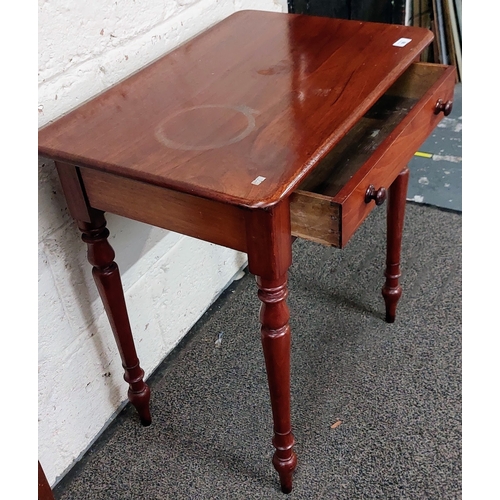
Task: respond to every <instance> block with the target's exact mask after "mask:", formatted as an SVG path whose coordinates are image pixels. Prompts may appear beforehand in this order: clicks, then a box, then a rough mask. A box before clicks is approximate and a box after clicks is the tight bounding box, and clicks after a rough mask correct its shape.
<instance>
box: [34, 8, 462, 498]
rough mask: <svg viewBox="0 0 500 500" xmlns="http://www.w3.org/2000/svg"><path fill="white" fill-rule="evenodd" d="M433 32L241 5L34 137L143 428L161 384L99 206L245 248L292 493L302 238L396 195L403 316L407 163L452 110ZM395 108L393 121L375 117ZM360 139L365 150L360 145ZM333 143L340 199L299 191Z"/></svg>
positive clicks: (392, 261)
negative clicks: (298, 242)
mask: <svg viewBox="0 0 500 500" xmlns="http://www.w3.org/2000/svg"><path fill="white" fill-rule="evenodd" d="M431 41H432V34H431V32H429V31H428V30H425V29H421V28H413V27H406V26H396V25H385V24H375V23H365V22H358V21H346V20H338V19H329V18H318V17H309V16H301V15H292V14H279V13H269V12H258V11H241V12H238V13H236V14H233V15H231V16H229V17H228V18H226V19H225V20H223V21H222V22H220V23H219V24H217V25H216V26H214V27H212V28H210V29H208V30H207V31H205V32H203V33H202V34H201V35H199V36H198V37H196V38H194V39H192V40H190V41H189V42H187V43H185V44H184V45H182V46H180V47H179V48H177V49H176V50H174V51H173V52H170V53H169V54H167V55H165V56H163V57H162V58H160V59H158V60H157V61H155V62H153V63H151V64H150V65H148V66H147V67H146V68H144V69H142V70H140V71H139V72H137V73H135V74H134V75H132V76H130V77H129V78H127V79H126V80H124V81H123V82H120V83H119V84H117V85H115V86H114V87H112V88H110V89H109V90H107V91H105V92H103V93H102V94H101V95H99V96H97V97H95V98H94V99H92V100H90V101H89V102H87V103H84V104H83V105H81V106H80V107H79V108H77V109H75V110H74V111H72V112H70V113H68V114H67V115H66V116H63V117H62V118H60V119H59V120H57V121H56V122H55V123H52V124H49V125H47V126H46V127H43V128H42V129H41V130H40V131H39V153H40V154H41V155H42V156H44V157H48V158H51V159H53V160H55V162H56V166H57V169H58V173H59V176H60V180H61V184H62V187H63V191H64V193H65V196H66V200H67V203H68V208H69V210H70V212H71V214H72V216H73V217H74V218H75V220H76V222H77V224H78V227H79V228H80V230H81V232H82V238H83V240H84V242H85V243H86V244H87V245H88V258H89V262H90V263H91V264H92V266H93V276H94V278H95V281H96V284H97V287H98V290H99V292H100V295H101V298H102V300H103V304H104V307H105V309H106V312H107V314H108V317H109V320H110V323H111V327H112V330H113V333H114V335H115V339H116V342H117V345H118V349H119V352H120V355H121V357H122V363H123V367H124V369H125V380H126V381H127V382H128V383H129V399H130V401H131V403H132V404H134V406H135V407H136V408H137V410H138V413H139V415H140V418H141V421H142V423H143V424H144V425H149V424H150V423H151V414H150V409H149V398H150V392H149V388H148V386H147V384H146V383H145V382H144V380H143V378H144V372H143V370H142V369H141V367H140V365H139V359H138V357H137V353H136V350H135V345H134V340H133V336H132V332H131V330H130V324H129V320H128V315H127V309H126V305H125V300H124V297H123V291H122V287H121V280H120V275H119V271H118V267H117V265H116V263H115V262H114V251H113V249H112V248H111V246H110V245H109V242H108V235H109V231H108V230H107V228H106V220H105V218H104V213H105V212H112V213H116V214H118V215H122V216H125V217H129V218H131V219H135V220H139V221H143V222H147V223H149V224H153V225H157V226H159V227H163V228H165V229H169V230H173V231H177V232H180V233H183V234H186V235H189V236H193V237H196V238H200V239H203V240H206V241H210V242H213V243H216V244H219V245H223V246H227V247H230V248H234V249H237V250H240V251H244V252H246V253H247V254H248V267H249V271H250V272H251V273H252V274H254V275H255V276H256V281H257V287H258V297H259V299H260V301H261V302H262V305H261V312H260V323H261V338H262V347H263V353H264V359H265V364H266V370H267V376H268V382H269V391H270V399H271V407H272V412H273V422H274V438H273V444H274V446H275V448H276V451H275V454H274V457H273V465H274V467H275V468H276V470H277V471H278V473H279V477H280V482H281V488H282V490H283V491H284V492H289V491H291V489H292V473H293V471H294V469H295V467H296V464H297V457H296V455H295V453H294V451H293V445H294V438H293V434H292V430H291V419H290V406H291V402H290V348H291V343H290V338H291V337H290V327H289V317H290V314H289V311H288V306H287V304H286V297H287V294H288V289H287V272H288V268H289V266H290V264H291V261H292V252H291V244H292V234H294V235H298V236H301V237H307V238H310V239H312V240H313V241H321V242H323V240H324V242H325V243H326V244H331V245H334V246H338V247H342V246H343V245H344V244H345V242H346V241H347V240H348V239H349V237H350V235H351V234H353V232H354V231H355V229H356V228H357V227H358V226H359V224H361V223H362V221H363V220H364V218H365V217H366V216H367V215H368V213H369V212H370V210H371V209H372V207H373V206H374V204H377V205H378V204H381V203H383V201H384V200H385V198H386V195H387V192H388V194H389V202H388V223H387V229H388V234H387V267H386V271H385V276H386V282H385V285H384V288H383V295H384V299H385V302H386V319H387V321H390V322H392V321H394V318H395V309H396V303H397V301H398V300H399V297H400V295H401V286H400V285H399V277H400V269H399V260H400V250H401V237H402V227H403V217H404V205H405V195H406V188H407V182H408V169H407V168H406V162H407V161H409V159H410V157H411V156H412V155H413V153H414V151H415V150H416V148H417V147H418V145H419V144H421V142H423V140H424V139H425V138H426V136H427V135H428V134H429V133H430V132H431V131H432V129H433V128H434V127H435V126H436V125H437V123H438V121H439V120H440V117H439V116H438V115H440V113H441V112H443V113H444V114H447V113H448V112H449V110H450V108H451V100H450V97H452V89H453V78H454V74H453V72H452V71H449V70H448V69H447V68H446V67H437V66H436V67H431V66H426V65H423V66H419V65H415V64H413V63H414V62H415V60H416V59H418V56H419V54H420V52H421V51H422V50H423V49H424V48H425V47H426V46H427V45H429V43H430V42H431ZM386 92H388V93H389V94H390V95H389V96H388V97H389V98H388V99H387V100H382V101H381V100H380V98H381V97H382V96H383V95H384V94H385V93H386ZM393 94H394V95H395V96H396V97H395V98H394V95H393ZM436 96H437V97H438V99H437V100H436ZM394 102H395V103H396V105H395V108H394V109H393V110H392V111H391V113H392V115H393V116H395V117H396V118H397V119H392V121H391V120H389V121H388V122H391V124H392V125H391V127H393V128H390V129H389V128H387V127H386V126H385V125H384V126H382V125H380V124H381V123H382V122H383V121H384V116H385V114H387V113H386V111H387V110H388V109H389V108H387V109H386V107H385V106H386V103H394ZM377 103H378V104H377ZM375 104H377V105H376V106H374V105H375ZM391 109H392V108H391ZM367 112H368V114H367ZM374 124H375V125H376V128H370V127H372V126H374ZM353 134H354V135H353ZM359 137H366V138H368V139H369V147H368V146H366V147H364V148H362V147H360V148H356V147H355V148H353V147H352V146H353V144H357V140H358V139H357V138H359ZM346 141H347V143H348V144H346ZM370 141H371V142H370ZM377 141H378V142H377ZM336 145H338V147H337V148H335V146H336ZM360 146H361V145H360ZM357 149H359V150H360V151H363V154H364V155H365V156H364V157H363V158H362V161H361V160H359V158H358V162H359V168H358V166H356V171H355V172H354V173H353V172H350V170H349V168H351V167H349V165H357V163H356V161H354V159H353V158H351V157H348V158H347V159H346V158H345V152H346V151H351V150H352V151H353V152H354V153H353V154H354V155H356V151H357ZM338 151H340V152H339V153H338V154H337V152H338ZM331 152H334V153H335V155H334V156H336V158H337V160H336V161H341V162H343V163H342V164H341V165H334V166H333V167H332V169H331V172H328V171H327V173H328V174H329V175H333V181H334V182H337V181H339V179H341V178H342V183H343V184H342V185H343V187H342V189H341V190H340V192H339V193H340V194H339V195H338V197H335V196H332V197H329V196H325V195H324V194H321V193H318V192H304V191H302V192H301V191H300V190H298V188H299V185H301V183H303V181H306V182H308V181H309V180H310V179H311V178H312V176H311V174H314V176H315V175H316V173H317V172H318V171H320V170H321V172H323V173H324V171H325V169H324V167H323V166H322V165H325V164H326V165H327V167H328V169H330V167H329V166H328V162H327V158H328V157H330V156H331V155H330V153H331ZM329 161H330V160H329ZM346 165H347V167H346ZM328 169H327V170H328ZM323 173H321V175H320V177H322V176H323ZM309 184H311V183H310V182H309ZM375 184H376V185H375ZM385 186H387V189H386V187H385ZM325 221H326V223H325ZM292 228H294V229H292ZM318 228H319V229H318ZM322 232H323V233H325V237H324V238H323V235H322V234H321V233H322ZM341 232H343V234H344V237H338V235H339V234H340V233H341ZM332 235H333V236H334V237H332ZM166 473H168V472H167V471H166Z"/></svg>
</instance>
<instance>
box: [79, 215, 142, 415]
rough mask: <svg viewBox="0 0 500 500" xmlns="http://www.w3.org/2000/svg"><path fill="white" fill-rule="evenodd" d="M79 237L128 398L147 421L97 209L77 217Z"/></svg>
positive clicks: (111, 259) (122, 300)
mask: <svg viewBox="0 0 500 500" xmlns="http://www.w3.org/2000/svg"><path fill="white" fill-rule="evenodd" d="M77 223H78V227H79V228H80V231H81V232H82V239H83V241H84V242H85V243H87V246H88V254H87V255H88V260H89V262H90V263H91V264H92V266H93V269H92V275H93V277H94V280H95V282H96V285H97V289H98V290H99V294H100V296H101V299H102V302H103V304H104V308H105V310H106V314H107V315H108V318H109V322H110V324H111V329H112V330H113V334H114V337H115V340H116V344H117V346H118V350H119V352H120V356H121V359H122V365H123V368H124V369H125V375H124V379H125V380H126V382H128V384H129V390H128V398H129V401H130V402H131V403H132V404H133V405H134V406H135V408H136V409H137V412H138V413H139V417H140V419H141V423H142V424H143V425H149V424H150V423H151V413H150V410H149V398H150V390H149V387H148V386H147V385H146V383H145V382H144V380H143V378H144V371H143V370H142V368H141V367H140V365H139V359H138V357H137V354H136V350H135V345H134V339H133V337H132V331H131V329H130V323H129V319H128V313H127V307H126V304H125V298H124V296H123V287H122V283H121V278H120V272H119V270H118V266H117V264H116V262H114V258H115V252H114V250H113V248H112V247H111V245H110V244H109V242H108V236H109V231H108V229H107V228H106V219H105V218H104V213H103V212H101V211H97V210H93V211H92V221H91V222H83V221H77Z"/></svg>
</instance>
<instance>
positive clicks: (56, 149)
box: [39, 11, 432, 208]
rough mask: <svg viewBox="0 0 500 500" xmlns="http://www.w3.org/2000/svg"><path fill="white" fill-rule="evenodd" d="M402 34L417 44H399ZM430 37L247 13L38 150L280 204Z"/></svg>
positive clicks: (52, 133) (214, 195)
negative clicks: (401, 45)
mask: <svg viewBox="0 0 500 500" xmlns="http://www.w3.org/2000/svg"><path fill="white" fill-rule="evenodd" d="M402 37H405V38H410V39H411V42H410V43H409V44H408V45H406V46H404V47H395V46H394V45H393V44H394V42H396V41H397V40H398V39H399V38H402ZM431 40H432V33H431V32H430V31H428V30H425V29H422V28H415V27H411V26H397V25H390V24H377V23H366V22H360V21H345V20H340V19H329V18H322V17H314V16H302V15H291V14H283V13H273V12H260V11H240V12H237V13H235V14H233V15H231V16H229V17H228V18H226V19H225V20H224V21H222V22H221V23H219V24H217V25H216V26H214V27H212V28H211V29H209V30H207V31H205V32H204V33H202V34H201V35H200V36H198V37H196V38H195V39H193V40H191V41H189V42H187V43H186V44H184V45H182V46H181V47H179V48H177V49H176V50H174V51H172V52H171V53H169V54H167V55H165V56H164V57H162V58H160V59H159V60H157V61H155V62H154V63H152V64H150V65H149V66H147V67H146V68H144V69H143V70H141V71H139V72H137V73H136V74H134V75H132V76H131V77H129V78H127V79H126V80H124V81H123V82H121V83H119V84H118V85H116V86H114V87H113V88H111V89H109V90H108V91H106V92H104V93H102V94H101V95H100V96H98V97H96V98H94V99H92V100H91V101H89V102H87V103H85V104H83V105H82V106H81V107H79V108H77V109H76V110H74V111H73V112H71V113H68V114H67V115H66V116H64V117H62V118H61V119H59V120H57V121H56V122H55V123H53V124H50V125H48V126H46V127H44V128H42V129H41V130H40V132H39V152H40V154H41V155H42V156H47V157H49V158H53V159H56V160H60V161H63V162H67V163H71V164H74V165H77V166H80V167H90V168H94V169H99V170H101V171H106V172H109V173H113V174H117V175H121V176H124V177H127V178H129V179H134V180H139V181H143V182H147V183H150V184H154V185H157V186H161V187H166V188H170V189H175V190H177V191H182V192H186V193H189V194H193V195H197V196H202V197H204V198H210V199H214V200H218V201H223V202H226V203H232V204H237V205H241V206H246V207H253V208H256V207H264V206H271V205H273V204H276V203H277V202H278V201H280V200H281V199H282V198H283V197H284V196H286V195H287V194H289V193H291V192H292V190H293V189H295V188H296V187H297V185H298V184H299V182H300V181H301V180H302V179H303V178H304V177H305V175H306V174H307V173H308V172H309V171H311V170H312V169H313V168H314V167H315V166H316V164H317V163H318V162H319V161H320V160H321V159H322V158H323V156H325V155H326V154H327V153H328V151H329V150H330V149H331V148H332V146H333V145H335V144H336V143H337V142H338V141H339V140H340V139H341V138H342V137H343V136H344V135H345V134H346V133H347V131H348V130H349V129H350V128H351V127H352V126H353V125H354V124H355V123H356V122H357V120H358V119H359V118H360V117H361V116H362V115H363V114H364V113H365V112H366V111H367V110H368V109H369V108H370V106H371V105H372V104H373V103H374V102H375V101H376V100H377V99H378V98H379V97H380V96H381V95H382V94H383V93H384V92H385V91H386V90H387V88H388V87H389V86H390V85H391V84H392V83H393V82H394V81H395V80H396V79H397V78H398V77H399V76H400V75H401V74H402V73H403V72H404V70H405V69H406V68H407V67H408V66H409V65H410V64H411V62H412V61H413V60H414V59H415V58H416V57H417V56H418V54H419V53H420V52H421V51H422V50H423V49H424V48H425V47H426V46H427V45H428V44H429V43H430V42H431ZM258 177H264V178H265V180H264V181H262V182H261V183H260V184H256V183H255V182H254V181H255V179H257V178H258Z"/></svg>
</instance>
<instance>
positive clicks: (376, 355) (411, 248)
mask: <svg viewBox="0 0 500 500" xmlns="http://www.w3.org/2000/svg"><path fill="white" fill-rule="evenodd" d="M384 235H385V210H384V207H382V208H381V209H378V210H375V211H374V212H373V213H372V214H371V216H370V217H369V218H368V220H367V221H366V223H365V224H364V226H363V227H362V228H361V229H360V230H359V231H358V233H357V234H356V235H355V236H354V238H353V239H352V240H351V242H350V243H349V245H348V246H347V248H346V249H344V250H337V249H332V248H328V247H323V246H320V245H317V244H314V243H309V242H305V241H300V240H298V241H296V242H295V244H294V247H293V253H294V264H293V266H292V268H291V271H290V281H289V287H290V295H289V305H290V309H291V313H292V319H291V326H292V338H293V340H292V349H293V354H292V419H293V426H294V434H295V438H296V441H297V444H296V451H297V454H298V458H299V465H298V467H297V471H296V474H295V477H294V491H293V492H292V493H291V494H290V495H288V496H286V495H284V494H282V493H281V492H280V490H279V484H278V478H277V474H276V473H275V471H274V469H273V468H272V465H271V457H272V453H273V447H272V445H271V434H272V419H271V411H270V407H269V399H268V392H267V384H266V374H265V369H264V363H263V359H262V354H261V346H260V337H259V333H258V328H259V326H258V322H257V318H258V308H259V303H258V300H257V298H256V285H255V282H254V279H253V277H252V276H250V275H248V274H247V275H246V276H245V277H244V278H243V279H242V280H241V281H239V282H235V283H234V284H233V285H231V287H230V288H229V289H228V290H227V291H226V292H225V293H224V295H223V296H222V297H221V298H220V299H219V300H218V301H217V302H216V303H215V304H214V306H213V307H212V308H211V309H210V310H209V311H208V312H207V314H206V315H205V316H204V317H203V318H202V319H201V320H200V321H199V322H198V324H197V325H196V326H195V328H194V329H193V330H192V331H191V332H190V333H189V334H188V336H187V338H186V339H185V340H184V341H183V342H182V344H181V345H180V346H178V348H176V349H175V351H174V352H173V353H172V354H171V355H170V356H169V357H168V358H167V359H166V360H165V362H164V363H163V364H162V365H161V367H160V368H159V369H158V370H157V372H155V374H154V375H153V376H152V377H151V378H150V380H149V382H150V384H151V388H152V413H153V419H154V420H153V424H152V425H151V426H150V427H147V428H144V427H141V426H140V424H139V421H138V418H137V416H136V414H135V410H134V409H133V408H131V407H129V406H127V407H126V408H125V409H124V411H123V412H122V413H121V414H120V415H119V416H118V418H117V419H116V420H115V421H114V422H113V423H112V424H111V426H110V427H109V428H108V429H107V430H106V431H105V432H104V433H103V435H102V436H101V437H100V438H99V440H98V441H97V442H96V443H95V445H94V446H93V447H92V449H91V450H90V451H89V452H88V453H87V454H86V456H85V457H84V458H83V459H82V460H81V462H80V463H78V464H77V465H76V466H75V467H74V468H73V470H72V471H71V472H70V473H69V474H68V475H67V476H66V477H65V478H63V480H62V481H61V482H60V483H59V484H58V485H57V487H56V488H55V496H56V498H57V499H60V500H63V499H64V500H66V499H71V500H80V499H81V500H83V499H91V500H101V499H102V500H142V499H144V500H147V499H162V500H165V499H180V500H181V499H283V500H284V499H285V498H289V499H323V498H325V499H338V500H341V499H342V500H344V499H345V500H357V499H360V500H364V499H368V500H372V499H384V500H390V499H411V500H418V499H426V500H428V499H433V500H437V499H446V500H448V499H450V500H451V499H458V498H461V215H460V214H458V213H453V212H447V211H442V210H439V209H436V208H433V207H428V206H425V205H414V204H408V206H407V217H406V226H405V239H404V258H403V261H402V264H403V266H404V271H403V273H404V274H403V279H402V284H403V287H404V292H403V297H402V299H401V302H400V305H399V308H398V317H397V319H396V323H395V324H392V325H389V324H386V323H385V322H384V320H383V317H384V307H383V300H382V297H381V294H380V288H381V286H382V283H383V275H382V274H383V266H384V259H385V255H384V249H385V241H384ZM220 332H223V335H222V343H221V346H220V348H216V347H215V340H216V338H217V336H218V334H219V333H220ZM337 420H340V421H341V424H340V425H339V426H338V427H337V428H335V429H332V428H331V425H332V424H333V423H334V422H336V421H337Z"/></svg>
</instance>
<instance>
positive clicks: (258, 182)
mask: <svg viewBox="0 0 500 500" xmlns="http://www.w3.org/2000/svg"><path fill="white" fill-rule="evenodd" d="M265 180H266V178H265V177H262V176H261V175H259V177H256V178H255V179H254V180H253V181H252V184H253V185H254V186H258V185H259V184H262V183H263V182H264V181H265Z"/></svg>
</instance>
